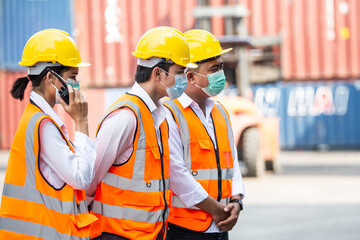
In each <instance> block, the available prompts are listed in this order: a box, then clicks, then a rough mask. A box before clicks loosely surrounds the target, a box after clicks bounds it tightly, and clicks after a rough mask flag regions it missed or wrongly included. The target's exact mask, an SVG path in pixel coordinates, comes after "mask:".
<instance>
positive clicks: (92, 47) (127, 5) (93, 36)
mask: <svg viewBox="0 0 360 240" xmlns="http://www.w3.org/2000/svg"><path fill="white" fill-rule="evenodd" d="M74 2H75V14H74V16H75V28H76V31H75V32H76V36H77V43H78V45H79V48H80V51H81V56H82V58H83V59H84V60H86V61H89V62H90V63H91V64H92V66H91V68H88V69H84V76H83V79H84V82H85V81H86V85H87V86H88V87H115V86H118V87H128V86H130V85H132V84H133V82H134V74H135V70H136V58H135V57H133V56H132V55H131V52H132V51H134V50H135V48H136V44H137V42H138V40H139V39H140V37H141V35H142V34H144V33H145V32H146V31H147V30H149V29H150V28H152V27H155V26H164V25H167V26H172V27H175V28H178V29H179V30H181V31H184V30H187V29H191V28H193V27H194V24H195V22H194V19H193V18H192V9H193V8H194V6H195V4H196V0H183V1H178V0H171V1H162V0H146V1H145V0H107V1H99V0H90V1H88V0H75V1H74Z"/></svg>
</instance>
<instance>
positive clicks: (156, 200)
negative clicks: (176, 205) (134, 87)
mask: <svg viewBox="0 0 360 240" xmlns="http://www.w3.org/2000/svg"><path fill="white" fill-rule="evenodd" d="M120 108H128V109H130V110H131V111H133V112H134V114H135V116H136V119H137V128H136V131H135V137H134V142H133V147H134V149H133V152H132V155H131V156H130V158H129V159H128V161H127V162H126V163H123V164H120V165H113V166H111V167H110V169H109V171H108V172H107V173H106V175H105V177H104V179H103V180H102V181H101V183H100V184H99V185H98V187H97V190H96V193H95V198H94V202H93V205H92V208H91V212H92V213H94V214H95V215H96V216H97V217H98V218H99V221H96V222H95V223H94V224H93V225H92V228H91V237H92V238H95V237H97V236H99V235H101V234H102V233H110V234H114V235H118V236H121V237H125V238H129V239H137V240H142V239H149V240H150V239H151V240H152V239H164V238H165V231H166V225H165V224H166V220H167V217H168V212H169V209H168V203H169V198H170V196H171V193H170V158H169V146H168V125H167V122H166V121H165V120H164V122H162V124H161V125H160V132H161V142H162V152H160V149H159V145H158V142H157V137H156V132H155V127H154V122H153V118H152V115H151V112H150V111H149V109H148V107H147V106H146V104H145V103H144V102H143V101H142V99H141V98H139V97H137V96H134V95H130V94H128V93H126V94H124V95H123V96H121V97H120V98H119V99H118V100H117V101H116V102H115V103H114V104H113V105H112V106H111V107H110V108H109V110H108V112H107V113H106V114H105V116H104V117H103V119H102V120H101V121H100V124H99V126H98V131H99V129H100V128H101V124H102V122H103V121H104V120H105V119H106V117H107V116H108V115H109V114H111V113H112V112H114V111H116V110H118V109H120Z"/></svg>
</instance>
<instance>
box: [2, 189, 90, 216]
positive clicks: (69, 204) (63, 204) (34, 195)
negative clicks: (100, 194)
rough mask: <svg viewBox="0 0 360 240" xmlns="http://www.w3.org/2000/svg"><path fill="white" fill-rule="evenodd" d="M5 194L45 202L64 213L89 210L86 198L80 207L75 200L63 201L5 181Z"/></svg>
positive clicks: (77, 212)
mask: <svg viewBox="0 0 360 240" xmlns="http://www.w3.org/2000/svg"><path fill="white" fill-rule="evenodd" d="M3 196H7V197H11V198H16V199H21V200H25V201H30V202H34V203H40V204H45V205H46V207H47V208H50V209H52V210H54V211H56V212H60V213H64V214H79V213H82V212H87V211H88V210H87V207H86V201H85V200H84V201H81V202H82V203H81V204H80V206H79V207H80V208H78V206H77V203H76V202H75V201H61V200H59V199H57V198H54V197H51V196H47V195H45V194H41V193H40V192H39V191H38V190H36V189H32V188H25V187H21V186H18V185H13V184H8V183H4V188H3Z"/></svg>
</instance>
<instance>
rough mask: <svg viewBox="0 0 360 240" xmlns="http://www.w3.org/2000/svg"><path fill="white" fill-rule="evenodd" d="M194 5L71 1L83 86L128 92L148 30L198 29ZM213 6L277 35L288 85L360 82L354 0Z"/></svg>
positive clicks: (219, 0)
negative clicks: (242, 10) (237, 8)
mask: <svg viewBox="0 0 360 240" xmlns="http://www.w3.org/2000/svg"><path fill="white" fill-rule="evenodd" d="M197 3H198V1H196V0H184V1H178V0H169V1H161V0H107V1H99V0H90V1H87V0H75V15H74V16H75V26H76V31H75V33H76V36H77V42H78V45H79V48H80V50H81V54H82V57H83V59H84V60H86V61H89V62H91V63H92V67H91V68H89V69H86V70H85V72H84V79H85V80H86V85H87V86H88V87H115V86H117V87H128V86H130V85H131V84H132V83H133V82H134V80H133V76H134V72H135V67H136V58H135V57H133V56H132V55H131V52H132V51H133V50H134V49H135V47H136V43H137V41H138V40H139V38H140V36H141V35H142V34H143V33H144V32H145V31H146V30H148V29H150V28H152V27H155V26H161V25H168V26H172V27H175V28H178V29H179V30H181V31H186V30H189V29H191V28H194V27H195V19H194V17H193V15H192V14H193V9H194V7H195V6H196V5H197ZM209 3H210V5H212V6H220V5H225V4H243V5H245V6H246V7H247V8H248V9H249V11H250V15H249V16H248V17H247V18H246V21H247V26H248V33H249V34H250V35H252V36H255V37H256V36H264V35H277V34H281V36H282V44H281V53H282V64H281V67H282V77H283V79H285V80H331V79H356V78H359V77H360V48H359V45H360V42H359V34H360V33H359V20H360V19H359V16H358V13H359V12H360V2H359V1H357V0H316V1H313V0H238V1H236V0H210V1H209ZM211 24H212V32H213V33H214V34H215V35H222V34H224V29H225V25H224V24H225V21H224V19H223V18H222V17H218V16H216V17H213V19H212V21H211Z"/></svg>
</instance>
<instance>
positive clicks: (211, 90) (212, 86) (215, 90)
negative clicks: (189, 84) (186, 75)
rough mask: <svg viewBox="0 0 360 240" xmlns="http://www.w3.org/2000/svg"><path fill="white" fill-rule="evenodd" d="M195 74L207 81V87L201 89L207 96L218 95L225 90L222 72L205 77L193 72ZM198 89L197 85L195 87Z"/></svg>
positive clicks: (224, 78)
mask: <svg viewBox="0 0 360 240" xmlns="http://www.w3.org/2000/svg"><path fill="white" fill-rule="evenodd" d="M194 73H195V74H198V75H201V76H204V77H207V79H208V80H209V85H208V86H207V87H205V88H201V87H200V88H201V89H202V90H203V91H204V92H205V93H206V94H207V95H208V96H210V97H213V96H216V95H218V94H219V93H220V92H221V91H222V90H224V88H225V80H226V77H225V73H224V70H220V71H217V72H214V73H211V74H208V75H207V76H205V75H203V74H200V73H197V72H194ZM195 86H197V87H199V86H198V85H195Z"/></svg>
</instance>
